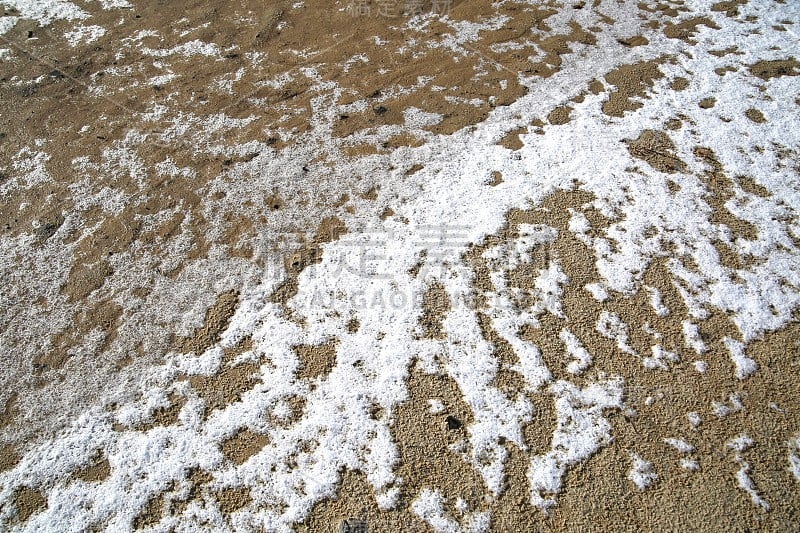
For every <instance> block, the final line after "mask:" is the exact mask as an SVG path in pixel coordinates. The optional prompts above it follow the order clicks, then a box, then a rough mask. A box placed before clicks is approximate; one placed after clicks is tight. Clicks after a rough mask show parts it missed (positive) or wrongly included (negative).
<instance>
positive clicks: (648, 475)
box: [628, 453, 658, 490]
mask: <svg viewBox="0 0 800 533" xmlns="http://www.w3.org/2000/svg"><path fill="white" fill-rule="evenodd" d="M630 457H631V469H630V470H628V479H629V480H630V481H631V483H633V484H634V485H636V488H638V489H639V490H646V489H647V488H648V487H649V486H650V485H652V484H653V482H655V481H656V480H657V479H658V474H657V473H656V472H655V470H653V463H651V462H649V461H645V460H644V459H642V458H641V457H639V456H638V455H636V454H635V453H631V454H630Z"/></svg>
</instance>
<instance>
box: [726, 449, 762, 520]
mask: <svg viewBox="0 0 800 533" xmlns="http://www.w3.org/2000/svg"><path fill="white" fill-rule="evenodd" d="M752 446H753V440H752V439H751V438H750V437H748V436H747V435H739V436H738V437H736V438H733V439H731V440H729V441H728V448H730V449H731V450H733V451H734V461H736V463H738V465H739V470H737V471H736V481H737V482H738V484H739V488H740V489H742V490H743V491H745V492H746V493H747V495H748V496H750V499H751V500H752V502H753V505H756V506H758V507H761V508H762V509H764V510H765V511H769V508H770V506H769V503H768V502H767V501H766V500H764V498H762V497H761V495H760V494H759V493H758V490H757V489H756V485H755V483H754V482H753V480H752V478H751V477H750V463H748V462H747V461H745V460H744V458H743V457H742V454H743V453H744V452H746V451H747V450H748V449H750V448H751V447H752Z"/></svg>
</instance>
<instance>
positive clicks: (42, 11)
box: [3, 0, 89, 31]
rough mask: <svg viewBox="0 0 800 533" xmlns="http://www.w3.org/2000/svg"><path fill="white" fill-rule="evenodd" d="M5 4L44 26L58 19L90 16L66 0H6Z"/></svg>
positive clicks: (22, 16) (20, 16)
mask: <svg viewBox="0 0 800 533" xmlns="http://www.w3.org/2000/svg"><path fill="white" fill-rule="evenodd" d="M3 5H4V6H6V7H10V8H14V9H16V10H17V11H19V18H26V19H32V20H35V21H36V22H38V23H39V24H41V25H42V26H47V25H48V24H52V23H53V22H55V21H56V20H78V19H85V18H88V17H89V15H88V13H86V12H85V11H84V10H82V9H81V8H79V7H78V6H76V5H75V4H73V3H71V2H67V1H65V0H5V1H4V2H3ZM6 31H8V30H7V29H6Z"/></svg>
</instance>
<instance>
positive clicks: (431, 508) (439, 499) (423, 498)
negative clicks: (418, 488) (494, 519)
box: [411, 489, 490, 533]
mask: <svg viewBox="0 0 800 533" xmlns="http://www.w3.org/2000/svg"><path fill="white" fill-rule="evenodd" d="M462 503H463V502H462ZM444 505H445V499H444V497H443V496H442V494H441V493H440V492H439V491H434V490H430V489H423V490H422V492H421V493H420V495H419V497H418V498H417V499H416V500H415V501H414V502H413V503H412V504H411V510H412V511H414V514H416V515H417V516H419V517H420V518H421V519H423V520H424V521H425V522H427V523H428V524H429V525H430V526H431V527H432V528H434V529H435V530H436V531H442V532H445V533H478V532H482V531H489V525H490V516H489V513H470V514H465V513H464V512H463V510H461V509H459V511H461V512H462V514H464V516H463V518H462V520H461V521H460V522H459V521H457V520H455V519H454V518H452V517H450V516H448V515H447V512H446V511H445V509H444ZM457 508H458V506H457Z"/></svg>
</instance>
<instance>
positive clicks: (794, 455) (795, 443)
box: [789, 434, 800, 482]
mask: <svg viewBox="0 0 800 533" xmlns="http://www.w3.org/2000/svg"><path fill="white" fill-rule="evenodd" d="M789 471H790V472H791V473H792V474H794V477H795V479H796V480H797V481H799V482H800V434H798V435H797V436H796V437H795V438H794V439H792V440H790V441H789Z"/></svg>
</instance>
